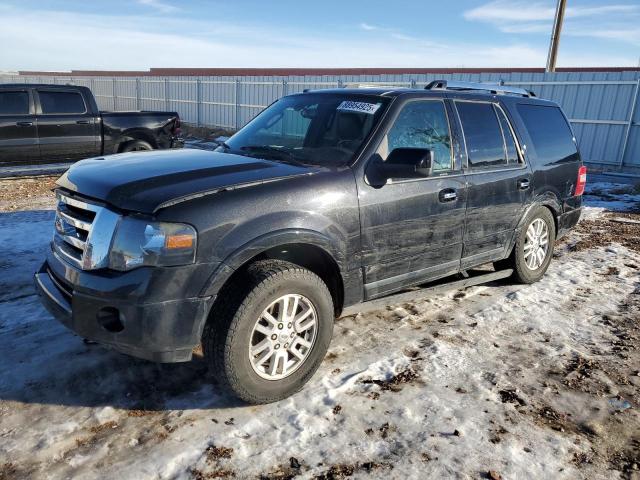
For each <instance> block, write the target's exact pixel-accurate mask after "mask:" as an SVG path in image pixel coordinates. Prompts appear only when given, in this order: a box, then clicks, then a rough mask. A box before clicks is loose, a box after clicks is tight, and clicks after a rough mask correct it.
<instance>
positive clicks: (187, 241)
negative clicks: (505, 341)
mask: <svg viewBox="0 0 640 480" xmlns="http://www.w3.org/2000/svg"><path fill="white" fill-rule="evenodd" d="M196 243H197V235H196V230H195V229H194V228H193V227H192V226H191V225H184V224H181V223H164V222H147V221H145V220H140V219H137V218H133V217H123V218H122V219H121V220H120V223H119V225H118V229H117V230H116V235H115V237H114V239H113V244H112V245H111V251H110V253H109V268H112V269H114V270H122V271H124V270H131V269H133V268H136V267H142V266H154V267H159V266H163V267H170V266H175V265H187V264H189V263H193V262H194V261H195V258H196Z"/></svg>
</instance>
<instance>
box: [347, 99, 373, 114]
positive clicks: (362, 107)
mask: <svg viewBox="0 0 640 480" xmlns="http://www.w3.org/2000/svg"><path fill="white" fill-rule="evenodd" d="M380 105H382V104H381V103H366V102H354V101H351V100H345V101H344V102H342V103H341V104H340V105H338V110H346V111H349V112H359V113H368V114H370V115H373V114H374V113H376V112H377V111H378V109H379V108H380Z"/></svg>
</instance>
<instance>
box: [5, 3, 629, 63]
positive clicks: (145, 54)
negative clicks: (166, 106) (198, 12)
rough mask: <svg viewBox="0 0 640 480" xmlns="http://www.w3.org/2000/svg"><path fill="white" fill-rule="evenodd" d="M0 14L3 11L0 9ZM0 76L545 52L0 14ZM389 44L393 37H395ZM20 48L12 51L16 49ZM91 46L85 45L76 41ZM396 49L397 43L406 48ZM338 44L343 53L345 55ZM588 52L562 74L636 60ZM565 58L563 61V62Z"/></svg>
mask: <svg viewBox="0 0 640 480" xmlns="http://www.w3.org/2000/svg"><path fill="white" fill-rule="evenodd" d="M0 5H1V4H0ZM0 11H2V19H3V27H2V29H0V44H3V45H13V46H12V48H10V49H5V50H3V53H2V57H1V59H0V70H71V69H77V70H94V69H95V70H144V69H147V68H150V67H195V68H197V67H398V68H402V67H531V66H542V65H544V62H545V58H546V45H543V44H539V45H536V46H530V45H528V44H526V43H523V42H504V41H503V42H501V43H500V44H497V43H491V42H490V41H483V40H479V41H478V42H475V43H473V44H472V43H470V42H456V41H452V42H445V41H440V42H438V43H436V42H433V41H432V40H431V39H429V38H419V37H411V38H409V37H406V38H404V37H401V35H402V34H399V33H398V32H394V31H390V30H386V29H384V27H379V28H380V30H379V31H380V32H382V33H383V34H380V35H365V34H364V33H362V32H357V31H356V32H353V31H349V32H346V33H336V32H333V33H332V35H327V34H326V32H325V31H322V30H318V31H309V30H299V29H292V28H283V27H282V26H281V25H273V24H269V23H265V24H255V23H248V22H242V23H233V22H229V21H225V22H220V21H216V20H193V19H189V18H185V17H184V16H182V15H181V14H179V13H178V14H176V15H172V16H170V17H169V16H158V15H156V14H154V13H150V14H139V15H136V16H130V15H127V14H124V13H123V14H115V15H97V14H87V13H77V12H67V11H47V10H36V11H33V10H25V9H23V8H22V7H11V8H2V7H0ZM394 35H395V36H394ZM16 38H20V39H21V41H20V42H19V43H17V44H16V43H15V39H16ZM81 38H91V42H81V41H78V39H81ZM403 40H404V42H403V43H402V48H398V42H399V41H403ZM345 44H348V45H349V48H345V47H344V46H345ZM630 53H631V52H629V55H628V56H625V55H622V54H620V55H619V56H617V57H612V56H608V55H607V56H605V55H600V56H598V55H596V54H592V53H590V52H586V53H585V54H584V55H585V56H584V57H576V58H580V64H578V63H576V60H574V58H573V57H571V58H570V59H568V60H567V62H563V63H561V64H562V65H567V66H568V65H572V66H574V65H585V66H590V65H619V64H628V65H633V64H635V62H636V59H635V58H631V55H630ZM562 58H564V57H561V59H562Z"/></svg>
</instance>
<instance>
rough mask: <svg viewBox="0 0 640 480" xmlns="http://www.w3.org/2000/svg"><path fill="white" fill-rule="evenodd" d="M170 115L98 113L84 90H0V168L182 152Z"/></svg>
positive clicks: (65, 87)
mask: <svg viewBox="0 0 640 480" xmlns="http://www.w3.org/2000/svg"><path fill="white" fill-rule="evenodd" d="M179 133H180V117H179V116H178V114H177V113H176V112H101V111H99V110H98V106H97V105H96V101H95V99H94V97H93V94H92V93H91V90H90V89H89V88H87V87H79V86H71V85H40V84H3V85H1V84H0V165H1V164H5V165H8V164H14V165H15V164H27V163H28V164H34V163H56V162H69V161H76V160H81V159H83V158H89V157H95V156H97V155H107V154H110V153H120V152H130V151H134V150H153V149H166V148H176V147H181V146H182V141H181V140H180V138H179V137H178V135H179Z"/></svg>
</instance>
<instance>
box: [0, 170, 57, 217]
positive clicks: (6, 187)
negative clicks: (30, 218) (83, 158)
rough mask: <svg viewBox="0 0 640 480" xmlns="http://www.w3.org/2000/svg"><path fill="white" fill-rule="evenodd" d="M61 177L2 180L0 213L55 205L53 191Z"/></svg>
mask: <svg viewBox="0 0 640 480" xmlns="http://www.w3.org/2000/svg"><path fill="white" fill-rule="evenodd" d="M58 178H59V175H55V176H37V177H20V178H3V179H0V211H4V212H14V211H17V210H33V209H36V208H43V207H49V208H51V206H53V205H54V203H55V195H54V194H53V192H52V191H51V190H52V189H53V188H54V187H55V182H56V180H57V179H58Z"/></svg>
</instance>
